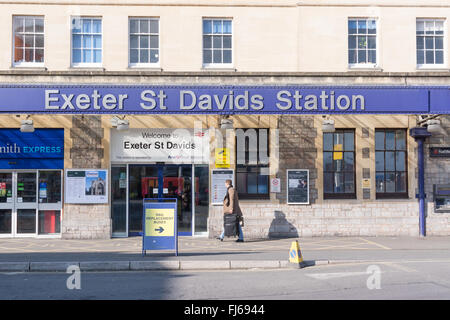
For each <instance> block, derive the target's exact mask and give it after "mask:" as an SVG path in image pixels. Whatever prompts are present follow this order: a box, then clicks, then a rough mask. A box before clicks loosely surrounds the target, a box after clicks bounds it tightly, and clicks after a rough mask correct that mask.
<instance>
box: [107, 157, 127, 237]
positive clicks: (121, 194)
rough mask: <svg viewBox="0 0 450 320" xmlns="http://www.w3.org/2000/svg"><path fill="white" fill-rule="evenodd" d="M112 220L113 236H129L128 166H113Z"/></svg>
mask: <svg viewBox="0 0 450 320" xmlns="http://www.w3.org/2000/svg"><path fill="white" fill-rule="evenodd" d="M111 220H112V235H113V237H127V236H128V231H127V230H128V221H127V167H126V165H123V166H112V167H111Z"/></svg>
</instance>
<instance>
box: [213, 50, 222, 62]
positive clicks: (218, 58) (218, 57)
mask: <svg viewBox="0 0 450 320" xmlns="http://www.w3.org/2000/svg"><path fill="white" fill-rule="evenodd" d="M213 62H214V63H222V51H221V50H213Z"/></svg>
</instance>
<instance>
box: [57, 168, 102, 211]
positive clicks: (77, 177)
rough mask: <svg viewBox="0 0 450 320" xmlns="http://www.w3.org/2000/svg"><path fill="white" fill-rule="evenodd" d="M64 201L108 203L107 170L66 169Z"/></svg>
mask: <svg viewBox="0 0 450 320" xmlns="http://www.w3.org/2000/svg"><path fill="white" fill-rule="evenodd" d="M65 178H66V187H65V199H66V203H87V204H89V203H108V170H106V169H67V170H66V177H65Z"/></svg>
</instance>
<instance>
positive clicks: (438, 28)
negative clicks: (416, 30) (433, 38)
mask: <svg viewBox="0 0 450 320" xmlns="http://www.w3.org/2000/svg"><path fill="white" fill-rule="evenodd" d="M434 30H435V34H444V21H439V20H436V21H435V23H434Z"/></svg>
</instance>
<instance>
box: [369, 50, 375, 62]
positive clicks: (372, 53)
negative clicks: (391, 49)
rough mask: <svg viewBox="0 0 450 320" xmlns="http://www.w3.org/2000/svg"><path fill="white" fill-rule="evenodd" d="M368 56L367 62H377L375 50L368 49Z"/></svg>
mask: <svg viewBox="0 0 450 320" xmlns="http://www.w3.org/2000/svg"><path fill="white" fill-rule="evenodd" d="M368 53H369V57H368V62H369V63H377V51H376V50H368Z"/></svg>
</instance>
